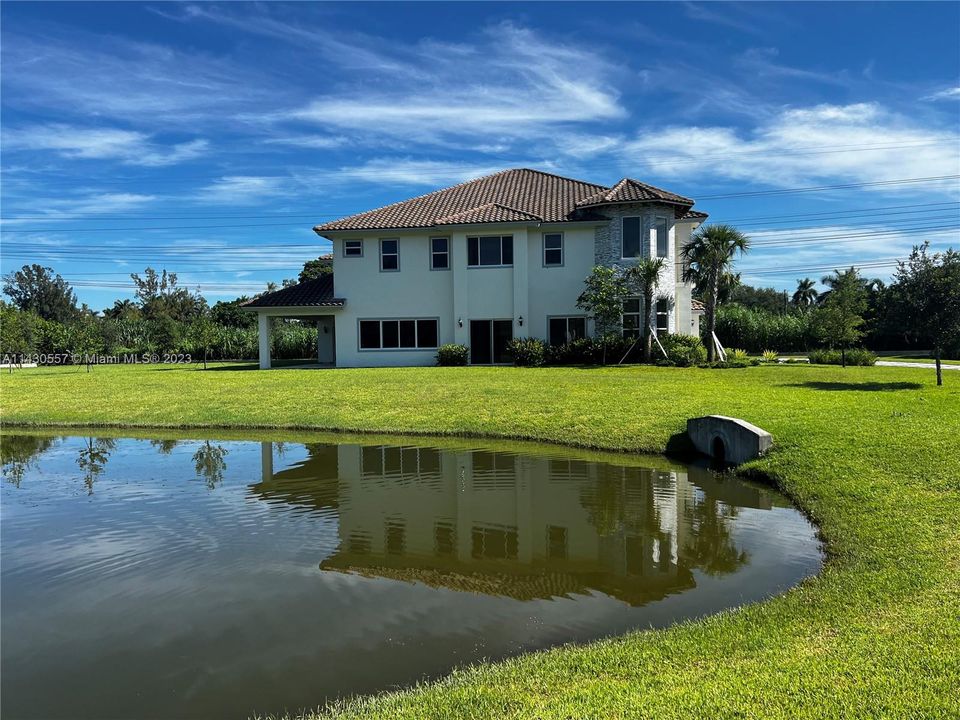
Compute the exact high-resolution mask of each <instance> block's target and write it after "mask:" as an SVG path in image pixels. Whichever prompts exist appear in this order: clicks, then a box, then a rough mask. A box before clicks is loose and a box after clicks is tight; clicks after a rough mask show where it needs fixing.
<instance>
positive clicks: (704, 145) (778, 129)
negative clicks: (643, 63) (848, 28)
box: [625, 103, 960, 194]
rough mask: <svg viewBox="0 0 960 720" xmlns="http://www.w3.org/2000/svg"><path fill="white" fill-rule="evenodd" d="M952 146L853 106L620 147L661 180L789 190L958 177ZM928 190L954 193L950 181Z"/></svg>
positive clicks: (949, 140) (675, 131)
mask: <svg viewBox="0 0 960 720" xmlns="http://www.w3.org/2000/svg"><path fill="white" fill-rule="evenodd" d="M958 142H960V137H958V135H957V133H956V132H955V131H948V130H939V129H935V128H929V127H925V126H922V125H917V124H914V123H913V122H912V121H911V120H910V119H909V118H905V117H903V116H900V115H898V114H896V113H893V112H891V111H889V110H887V109H885V108H883V107H882V106H880V105H878V104H874V103H857V104H853V105H817V106H814V107H807V108H794V109H789V110H783V111H781V112H779V113H778V114H776V115H774V116H773V117H771V118H769V119H767V120H764V121H762V122H760V123H759V124H757V125H756V126H755V127H754V128H753V129H752V130H749V131H743V130H739V129H736V128H733V127H724V126H673V127H668V128H665V129H661V130H658V131H656V132H650V133H645V134H642V135H641V136H639V137H638V138H636V139H635V140H633V141H631V142H629V143H627V144H626V145H625V152H626V154H627V156H628V157H629V158H630V159H631V160H632V161H633V162H634V163H636V164H637V165H639V166H640V167H645V168H648V169H649V170H650V171H654V172H656V173H658V174H661V175H665V174H669V175H672V176H674V177H704V176H708V177H713V178H717V179H721V178H722V179H735V180H743V181H748V182H755V183H763V184H772V185H780V186H790V185H803V184H808V183H811V182H817V181H850V182H875V181H884V180H895V179H901V178H915V177H916V178H919V177H931V176H943V175H952V174H957V173H960V157H958V155H957V153H956V148H957V145H958ZM925 189H927V187H926V186H925ZM935 190H937V191H939V192H945V193H948V194H956V191H957V183H956V182H953V183H947V184H945V185H943V186H940V187H936V188H935Z"/></svg>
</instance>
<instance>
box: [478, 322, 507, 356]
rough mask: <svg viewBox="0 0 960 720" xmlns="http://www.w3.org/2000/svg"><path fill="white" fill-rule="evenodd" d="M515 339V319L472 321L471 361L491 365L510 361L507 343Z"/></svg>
mask: <svg viewBox="0 0 960 720" xmlns="http://www.w3.org/2000/svg"><path fill="white" fill-rule="evenodd" d="M512 339H513V320H471V321H470V363H471V364H472V365H490V364H491V363H493V364H497V363H507V362H510V356H509V355H508V353H507V344H508V343H509V342H510V341H511V340H512Z"/></svg>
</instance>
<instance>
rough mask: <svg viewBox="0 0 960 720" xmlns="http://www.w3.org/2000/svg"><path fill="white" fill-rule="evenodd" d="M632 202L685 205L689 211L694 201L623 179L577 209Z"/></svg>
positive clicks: (588, 198)
mask: <svg viewBox="0 0 960 720" xmlns="http://www.w3.org/2000/svg"><path fill="white" fill-rule="evenodd" d="M632 202H663V203H669V204H671V205H684V206H686V208H687V209H689V208H691V207H693V200H691V199H690V198H687V197H684V196H683V195H677V194H676V193H672V192H670V191H669V190H664V189H663V188H658V187H654V186H653V185H647V183H642V182H640V181H639V180H634V179H633V178H623V180H621V181H620V182H618V183H617V184H616V185H614V186H613V187H612V188H609V189H605V190H603V191H601V192H598V193H595V194H593V195H591V196H589V197H586V198H584V199H582V200H580V201H579V202H578V203H577V207H595V206H597V205H611V204H616V203H632Z"/></svg>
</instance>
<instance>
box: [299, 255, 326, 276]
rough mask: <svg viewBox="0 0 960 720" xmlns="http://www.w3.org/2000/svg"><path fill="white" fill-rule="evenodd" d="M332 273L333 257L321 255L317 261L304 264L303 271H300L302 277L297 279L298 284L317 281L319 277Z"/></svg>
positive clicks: (308, 261)
mask: <svg viewBox="0 0 960 720" xmlns="http://www.w3.org/2000/svg"><path fill="white" fill-rule="evenodd" d="M332 272H333V255H321V256H320V257H318V258H317V259H316V260H307V261H306V262H305V263H304V264H303V270H301V271H300V276H299V277H298V278H297V282H304V281H305V280H316V279H317V278H318V277H321V276H323V275H329V274H330V273H332Z"/></svg>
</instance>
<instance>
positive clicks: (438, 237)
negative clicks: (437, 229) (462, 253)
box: [428, 235, 450, 272]
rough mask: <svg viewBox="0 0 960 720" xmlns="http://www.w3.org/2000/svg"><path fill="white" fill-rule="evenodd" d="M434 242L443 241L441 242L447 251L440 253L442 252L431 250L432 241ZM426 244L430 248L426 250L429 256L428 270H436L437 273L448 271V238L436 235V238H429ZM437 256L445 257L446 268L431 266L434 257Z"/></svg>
mask: <svg viewBox="0 0 960 720" xmlns="http://www.w3.org/2000/svg"><path fill="white" fill-rule="evenodd" d="M434 240H443V241H444V242H445V243H446V246H447V249H446V250H444V251H442V252H441V251H439V250H434V249H433V241H434ZM428 242H429V243H430V246H429V248H428V251H429V255H430V269H431V270H436V271H438V272H444V271H445V270H449V269H450V238H449V237H447V236H445V235H437V236H434V237H431V238H429V240H428ZM437 255H446V257H447V266H446V267H436V266H435V265H434V264H433V259H434V257H435V256H437Z"/></svg>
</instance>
